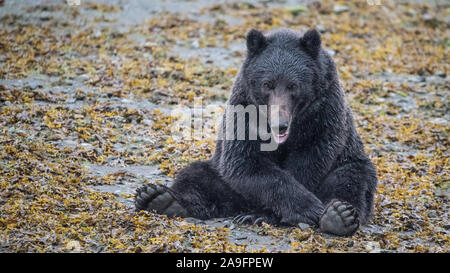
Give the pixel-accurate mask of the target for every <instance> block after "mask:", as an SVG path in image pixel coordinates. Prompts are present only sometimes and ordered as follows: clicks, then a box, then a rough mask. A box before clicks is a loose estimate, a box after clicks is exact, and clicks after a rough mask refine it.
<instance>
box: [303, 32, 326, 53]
mask: <svg viewBox="0 0 450 273" xmlns="http://www.w3.org/2000/svg"><path fill="white" fill-rule="evenodd" d="M320 45H321V38H320V34H319V32H318V31H317V30H315V29H311V30H308V31H307V32H306V33H305V35H303V37H302V38H300V46H301V47H302V48H303V49H304V50H305V51H306V52H307V53H308V54H309V55H310V56H311V57H313V58H317V56H318V55H319V52H320Z"/></svg>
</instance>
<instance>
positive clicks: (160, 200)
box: [135, 184, 188, 217]
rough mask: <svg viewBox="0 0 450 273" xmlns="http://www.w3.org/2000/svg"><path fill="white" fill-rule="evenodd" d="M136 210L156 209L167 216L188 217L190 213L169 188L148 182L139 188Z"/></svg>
mask: <svg viewBox="0 0 450 273" xmlns="http://www.w3.org/2000/svg"><path fill="white" fill-rule="evenodd" d="M135 206H136V210H148V211H156V212H157V213H158V214H165V215H167V216H179V217H187V216H188V213H187V211H186V209H184V208H183V207H182V206H181V205H180V204H179V203H178V201H177V200H176V199H175V198H174V197H173V195H172V193H171V192H170V191H169V189H168V188H166V187H164V186H161V185H155V184H147V185H144V186H142V187H141V188H138V189H137V191H136V198H135Z"/></svg>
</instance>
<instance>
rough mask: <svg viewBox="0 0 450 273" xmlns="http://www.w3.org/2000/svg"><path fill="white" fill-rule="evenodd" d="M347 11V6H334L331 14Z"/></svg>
mask: <svg viewBox="0 0 450 273" xmlns="http://www.w3.org/2000/svg"><path fill="white" fill-rule="evenodd" d="M348 10H349V8H348V7H347V6H341V5H335V6H334V8H333V12H334V13H337V14H339V13H342V12H345V11H348Z"/></svg>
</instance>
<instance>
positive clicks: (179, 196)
mask: <svg viewBox="0 0 450 273" xmlns="http://www.w3.org/2000/svg"><path fill="white" fill-rule="evenodd" d="M135 204H136V209H137V210H148V211H152V210H154V211H156V212H157V213H159V214H166V215H169V216H180V217H194V218H198V219H210V218H215V217H227V216H232V215H236V214H238V213H240V212H241V208H245V201H244V199H243V198H241V197H240V196H239V195H238V194H236V193H235V192H234V191H233V190H232V189H231V188H229V187H228V185H227V184H225V182H224V181H223V180H222V179H221V178H220V176H219V175H218V174H217V172H216V170H214V168H213V167H212V166H211V165H210V162H195V163H193V164H191V165H190V166H188V167H186V168H185V169H183V170H182V171H181V172H180V173H179V174H178V176H177V178H176V180H175V182H174V184H173V186H172V187H171V188H168V187H165V186H162V185H155V184H149V185H145V186H144V187H142V188H140V189H138V191H137V193H136V199H135Z"/></svg>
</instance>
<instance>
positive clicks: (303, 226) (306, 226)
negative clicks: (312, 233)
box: [298, 223, 311, 231]
mask: <svg viewBox="0 0 450 273" xmlns="http://www.w3.org/2000/svg"><path fill="white" fill-rule="evenodd" d="M298 228H299V229H301V230H302V231H306V230H308V229H310V228H311V226H310V225H308V224H305V223H299V224H298Z"/></svg>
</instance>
